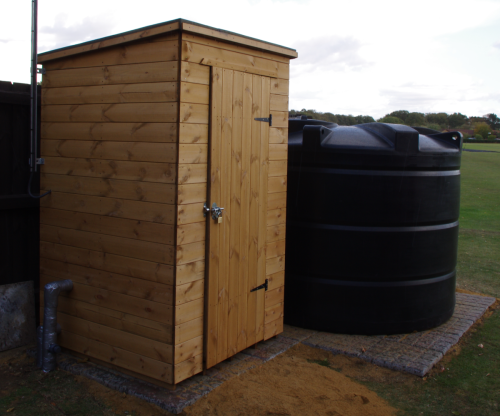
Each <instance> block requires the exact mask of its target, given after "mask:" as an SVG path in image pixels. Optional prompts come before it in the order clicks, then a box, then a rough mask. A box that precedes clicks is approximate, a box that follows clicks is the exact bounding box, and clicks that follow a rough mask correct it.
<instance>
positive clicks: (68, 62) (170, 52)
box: [43, 40, 179, 70]
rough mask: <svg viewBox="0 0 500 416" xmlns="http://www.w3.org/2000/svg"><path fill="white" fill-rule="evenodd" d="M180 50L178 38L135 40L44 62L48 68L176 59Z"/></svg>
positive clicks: (86, 66) (85, 66)
mask: <svg viewBox="0 0 500 416" xmlns="http://www.w3.org/2000/svg"><path fill="white" fill-rule="evenodd" d="M178 51H179V43H178V41H177V40H169V41H163V42H154V43H153V42H133V43H126V44H121V45H119V46H115V47H112V48H107V49H104V50H96V51H93V52H87V53H85V54H82V55H75V56H72V57H71V58H67V59H59V60H56V61H51V62H47V63H45V64H44V66H43V67H44V68H45V69H46V70H55V69H69V68H88V67H94V66H103V65H109V66H112V65H130V64H139V63H145V62H164V61H176V60H177V59H178V58H179V56H178Z"/></svg>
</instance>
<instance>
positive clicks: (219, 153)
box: [204, 67, 271, 368]
mask: <svg viewBox="0 0 500 416" xmlns="http://www.w3.org/2000/svg"><path fill="white" fill-rule="evenodd" d="M270 89H271V78H269V77H265V76H261V75H253V74H249V73H243V72H239V71H234V70H230V69H222V68H217V67H211V73H210V139H209V166H208V186H207V194H208V195H207V197H208V198H207V203H208V205H209V207H211V206H212V204H213V203H214V202H215V203H216V204H217V205H218V206H219V207H223V208H224V211H223V216H222V223H220V224H219V223H218V222H217V221H214V220H213V219H212V218H211V216H210V214H208V215H207V244H206V250H207V251H206V293H205V331H204V333H205V339H204V365H205V368H210V367H212V366H213V365H215V364H217V363H219V362H221V361H223V360H225V359H226V358H228V357H231V356H233V355H235V354H236V353H238V352H239V351H241V350H243V349H245V348H248V347H249V346H252V345H254V344H255V343H257V342H259V341H262V340H263V339H264V308H265V304H264V303H265V289H262V290H257V291H255V292H250V290H251V289H253V288H255V287H257V286H259V285H261V284H263V283H265V280H266V231H267V187H268V169H269V128H270V126H269V123H265V122H261V121H255V120H254V119H255V118H264V117H269V114H270V95H271V94H270ZM245 248H246V249H245Z"/></svg>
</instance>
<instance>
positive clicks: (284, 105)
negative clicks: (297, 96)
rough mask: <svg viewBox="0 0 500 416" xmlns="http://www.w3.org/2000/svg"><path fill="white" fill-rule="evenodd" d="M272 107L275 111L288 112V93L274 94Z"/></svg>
mask: <svg viewBox="0 0 500 416" xmlns="http://www.w3.org/2000/svg"><path fill="white" fill-rule="evenodd" d="M270 108H271V110H273V111H286V112H288V95H277V94H272V95H271V103H270Z"/></svg>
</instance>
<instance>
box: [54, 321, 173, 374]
mask: <svg viewBox="0 0 500 416" xmlns="http://www.w3.org/2000/svg"><path fill="white" fill-rule="evenodd" d="M59 341H60V343H61V345H62V346H63V347H66V348H69V349H71V350H73V351H76V352H79V353H81V354H85V355H88V356H89V357H93V358H97V359H99V360H102V361H105V362H108V363H112V364H113V365H116V366H119V367H123V368H126V369H128V370H131V371H134V372H136V373H139V374H144V375H147V376H148V377H151V378H154V379H157V380H160V381H164V382H165V383H173V376H172V373H173V369H172V365H170V364H166V363H162V362H161V361H158V360H153V359H152V358H148V357H144V356H141V355H139V354H135V353H132V352H129V351H126V350H123V349H121V348H118V347H113V346H111V345H107V344H105V343H103V342H99V341H94V340H90V339H88V338H85V337H81V336H79V335H76V334H73V333H71V332H69V331H63V332H62V333H61V335H60V336H59Z"/></svg>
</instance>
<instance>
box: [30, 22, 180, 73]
mask: <svg viewBox="0 0 500 416" xmlns="http://www.w3.org/2000/svg"><path fill="white" fill-rule="evenodd" d="M179 28H180V22H179V21H173V22H171V23H168V24H164V25H159V26H156V27H147V28H145V29H139V30H134V31H131V32H127V33H122V34H120V36H111V37H108V38H104V39H97V40H96V41H94V42H85V43H83V44H80V45H75V46H73V47H71V48H64V49H62V50H61V49H59V50H56V51H54V52H47V53H43V54H40V55H39V56H38V62H39V63H42V62H47V61H51V60H54V59H59V58H65V57H69V56H72V55H78V54H80V53H83V52H89V51H93V50H97V49H104V48H109V47H111V46H115V45H119V44H123V43H127V42H132V41H135V40H143V39H148V40H151V41H152V42H154V41H155V39H154V38H152V37H153V36H155V37H156V38H157V40H159V41H165V40H171V39H177V38H178V36H179V35H178V32H177V30H178V29H179Z"/></svg>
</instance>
